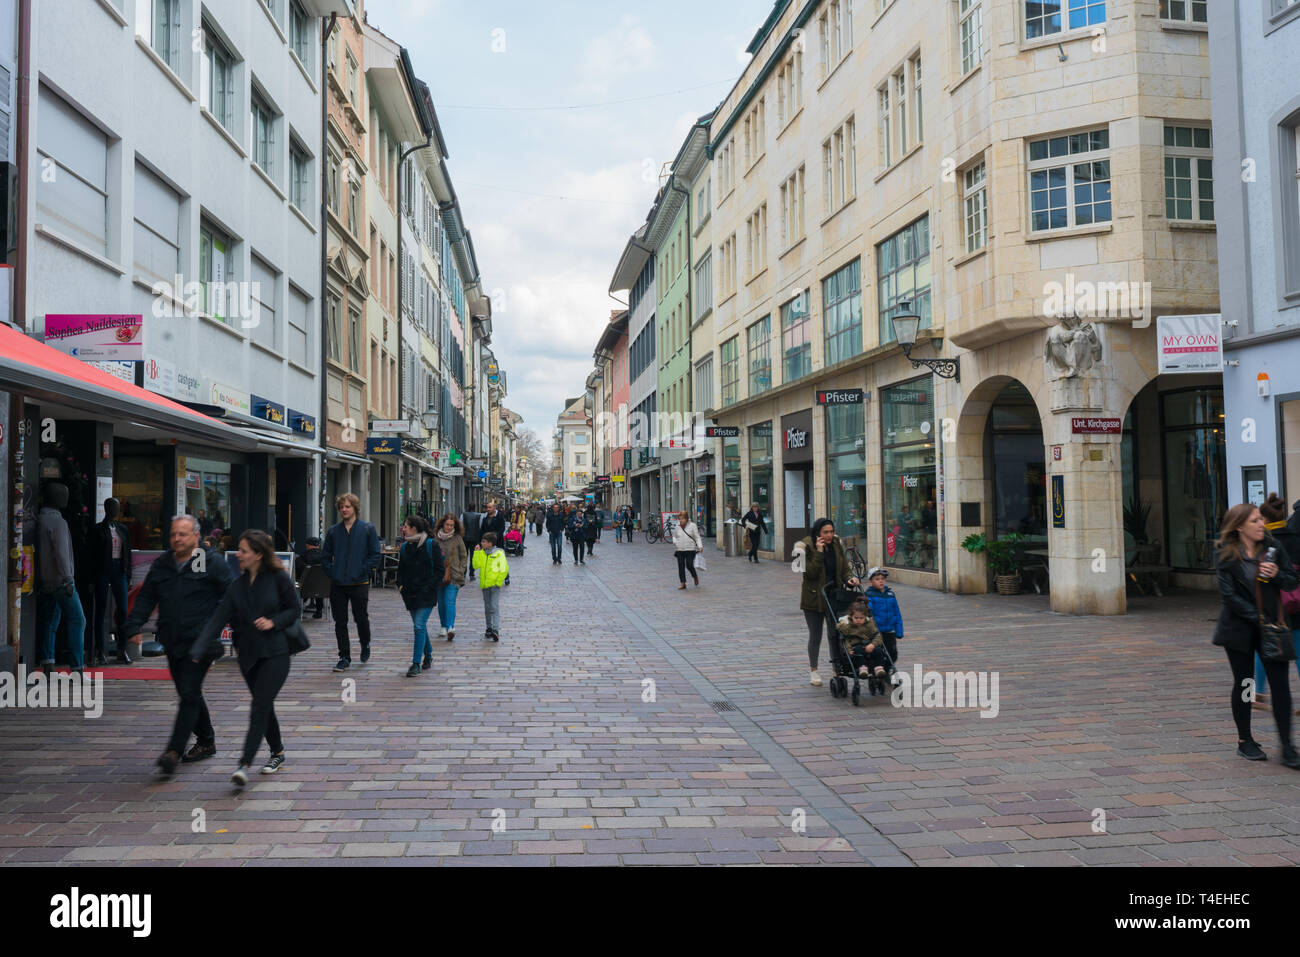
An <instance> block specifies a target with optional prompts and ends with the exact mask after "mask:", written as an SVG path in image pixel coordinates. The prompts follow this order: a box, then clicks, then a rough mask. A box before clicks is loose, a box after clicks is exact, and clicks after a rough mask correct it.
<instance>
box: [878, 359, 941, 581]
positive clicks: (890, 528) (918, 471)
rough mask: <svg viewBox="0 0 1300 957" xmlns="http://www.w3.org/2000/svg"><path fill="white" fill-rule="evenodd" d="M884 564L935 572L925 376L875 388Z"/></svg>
mask: <svg viewBox="0 0 1300 957" xmlns="http://www.w3.org/2000/svg"><path fill="white" fill-rule="evenodd" d="M880 408H881V417H882V422H881V435H882V437H883V449H882V474H883V481H884V486H885V487H884V496H883V499H884V507H885V564H886V565H892V566H895V567H902V568H917V569H921V570H923V571H935V570H936V569H937V567H938V565H937V560H938V553H939V523H938V512H937V510H936V498H935V490H936V488H937V482H936V479H935V474H936V473H935V461H936V458H935V454H936V450H935V444H934V390H933V382H932V379H931V378H930V377H929V376H926V377H925V378H923V379H916V380H913V381H912V382H905V383H903V384H901V385H898V386H894V387H892V388H887V389H882V390H881V402H880Z"/></svg>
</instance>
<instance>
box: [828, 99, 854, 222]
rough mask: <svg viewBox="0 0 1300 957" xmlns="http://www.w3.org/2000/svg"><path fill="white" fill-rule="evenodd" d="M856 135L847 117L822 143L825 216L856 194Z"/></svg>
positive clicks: (852, 124) (851, 122)
mask: <svg viewBox="0 0 1300 957" xmlns="http://www.w3.org/2000/svg"><path fill="white" fill-rule="evenodd" d="M856 136H857V124H856V122H855V121H854V119H853V118H852V117H850V118H849V119H848V121H847V122H846V123H845V124H844V125H843V126H841V127H840V128H839V129H837V130H836V131H835V132H834V133H832V134H831V135H830V137H829V138H828V139H827V140H826V141H825V142H823V143H822V190H823V200H824V202H825V205H826V215H827V216H828V217H829V216H830V215H831V214H832V213H834V212H836V211H838V210H840V209H842V208H843V207H844V205H845V204H846V203H848V201H849V200H851V199H853V197H854V196H856V195H857V191H858V174H857V166H858V158H857V157H858V154H857V145H856V143H855V139H856Z"/></svg>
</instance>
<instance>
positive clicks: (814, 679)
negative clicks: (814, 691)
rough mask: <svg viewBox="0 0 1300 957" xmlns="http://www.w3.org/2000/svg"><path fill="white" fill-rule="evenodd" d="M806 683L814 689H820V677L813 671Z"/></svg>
mask: <svg viewBox="0 0 1300 957" xmlns="http://www.w3.org/2000/svg"><path fill="white" fill-rule="evenodd" d="M808 683H809V684H810V685H812V686H813V687H814V688H820V687H821V686H822V676H821V675H819V674H818V673H817V672H815V671H814V672H813V673H812V675H810V676H809V678H808Z"/></svg>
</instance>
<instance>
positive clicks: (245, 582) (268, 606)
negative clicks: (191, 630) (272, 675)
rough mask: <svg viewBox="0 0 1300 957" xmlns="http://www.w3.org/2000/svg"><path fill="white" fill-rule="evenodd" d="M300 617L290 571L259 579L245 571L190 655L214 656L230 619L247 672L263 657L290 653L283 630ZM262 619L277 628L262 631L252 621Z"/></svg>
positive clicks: (193, 646) (235, 641)
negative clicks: (253, 578) (214, 648)
mask: <svg viewBox="0 0 1300 957" xmlns="http://www.w3.org/2000/svg"><path fill="white" fill-rule="evenodd" d="M301 617H302V605H301V604H299V602H298V591H297V589H296V588H294V587H293V579H292V578H290V577H289V573H288V572H286V571H279V572H273V571H265V572H261V573H260V574H258V576H257V580H256V581H253V580H252V579H251V578H250V577H249V574H248V572H244V573H243V574H242V575H240V576H239V578H237V579H236V580H235V583H234V584H233V585H231V586H230V588H228V589H227V590H226V594H225V596H224V597H223V598H222V599H221V604H219V605H218V606H217V610H216V611H214V612H213V613H212V617H211V618H209V619H208V622H207V624H206V625H205V626H204V628H203V632H202V634H200V635H199V637H198V638H197V639H196V640H195V641H194V643H193V645H192V646H191V647H190V657H191V658H198V659H202V658H203V657H204V656H208V657H211V651H210V649H211V648H213V646H214V643H216V642H219V641H220V639H221V629H222V628H224V627H225V626H226V623H227V622H229V623H230V627H231V629H232V630H233V631H234V633H235V638H234V644H235V653H236V654H237V655H239V668H240V670H241V671H243V672H245V673H246V672H247V671H248V670H249V669H250V668H252V667H253V665H255V664H257V662H258V660H259V659H261V658H271V657H274V656H275V655H287V654H288V653H289V639H287V638H286V637H285V636H284V629H285V628H288V627H289V626H290V625H292V624H293V623H294V622H295V621H298V620H299V619H300V618H301ZM259 618H269V619H271V621H272V622H274V623H275V627H274V628H272V629H270V630H269V631H262V630H260V629H259V628H258V627H257V626H256V625H254V624H253V622H255V621H256V620H257V619H259Z"/></svg>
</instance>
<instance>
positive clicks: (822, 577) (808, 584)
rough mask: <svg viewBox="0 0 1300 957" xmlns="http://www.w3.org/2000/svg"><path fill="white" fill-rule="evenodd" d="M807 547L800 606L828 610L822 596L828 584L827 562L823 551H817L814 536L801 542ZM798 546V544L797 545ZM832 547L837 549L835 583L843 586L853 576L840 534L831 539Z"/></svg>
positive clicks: (807, 609) (809, 609) (821, 610)
mask: <svg viewBox="0 0 1300 957" xmlns="http://www.w3.org/2000/svg"><path fill="white" fill-rule="evenodd" d="M799 544H800V545H803V546H804V548H805V557H804V573H803V591H802V592H801V593H800V595H799V607H800V608H802V609H803V610H804V611H820V612H823V613H824V612H825V611H826V601H825V599H824V598H822V588H823V587H824V586H825V585H826V563H825V561H823V559H822V553H821V552H819V551H817V546H816V545H814V544H813V540H812V536H811V535H809V536H808V537H807V538H804V539H802V540H801V541H800V542H799ZM795 547H796V548H797V547H798V545H796V546H795ZM829 547H830V548H833V549H835V584H836V585H839V586H841V587H842V586H843V585H844V583H845V582H846V581H848V579H850V578H852V577H853V572H852V571H851V570H850V569H849V560H848V558H847V557H846V556H845V554H844V544H843V543H842V542H841V541H840V538H839V536H838V535H836V536H835V537H834V538H832V539H831V543H830V546H829Z"/></svg>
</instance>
